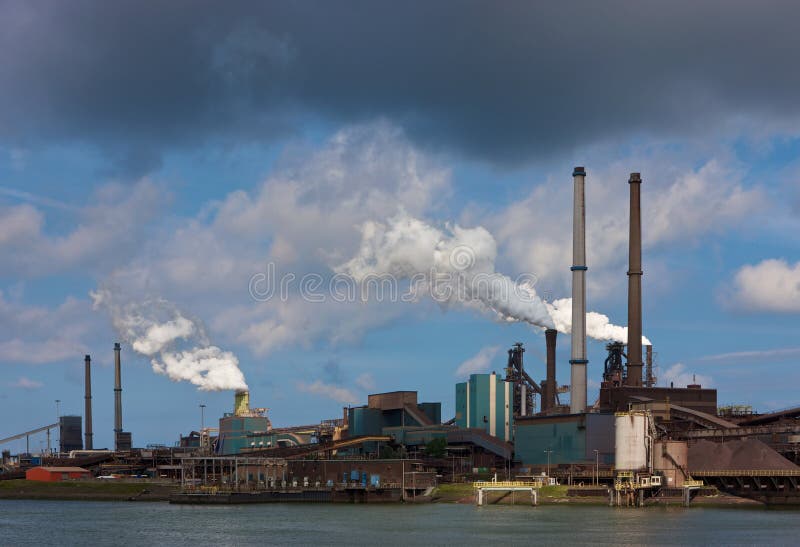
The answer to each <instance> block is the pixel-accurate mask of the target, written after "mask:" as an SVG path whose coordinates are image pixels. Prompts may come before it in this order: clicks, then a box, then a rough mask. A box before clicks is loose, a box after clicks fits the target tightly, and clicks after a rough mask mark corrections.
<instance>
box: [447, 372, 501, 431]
mask: <svg viewBox="0 0 800 547" xmlns="http://www.w3.org/2000/svg"><path fill="white" fill-rule="evenodd" d="M512 396H513V390H512V386H511V384H510V383H509V382H506V381H504V380H502V379H501V378H500V377H498V376H497V374H495V373H494V372H492V373H491V374H472V375H470V377H469V380H467V381H466V382H461V383H459V384H456V425H457V426H458V427H459V428H461V429H467V428H479V429H483V430H484V431H486V433H488V434H489V435H492V436H493V437H497V438H499V439H501V440H503V441H511V440H512V439H513V428H514V415H513V411H512V408H511V405H512V402H511V398H512Z"/></svg>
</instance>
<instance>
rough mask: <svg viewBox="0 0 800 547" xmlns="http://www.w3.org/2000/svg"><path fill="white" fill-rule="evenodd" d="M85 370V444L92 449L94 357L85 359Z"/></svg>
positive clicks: (85, 446)
mask: <svg viewBox="0 0 800 547" xmlns="http://www.w3.org/2000/svg"><path fill="white" fill-rule="evenodd" d="M83 371H84V376H85V378H84V381H85V384H84V396H83V400H84V412H83V419H84V420H85V421H86V424H85V428H84V429H85V432H84V434H83V437H84V441H83V446H84V448H85V449H86V450H92V448H93V442H92V435H93V434H92V358H91V356H89V355H87V356H86V357H85V358H84V360H83Z"/></svg>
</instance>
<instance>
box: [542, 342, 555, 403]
mask: <svg viewBox="0 0 800 547" xmlns="http://www.w3.org/2000/svg"><path fill="white" fill-rule="evenodd" d="M557 336H558V331H557V330H556V329H547V330H546V331H544V339H545V343H546V344H547V376H546V378H547V379H546V380H545V385H544V397H542V412H547V411H549V410H552V409H553V407H555V406H556V337H557Z"/></svg>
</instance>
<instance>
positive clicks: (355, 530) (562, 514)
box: [0, 500, 800, 547]
mask: <svg viewBox="0 0 800 547" xmlns="http://www.w3.org/2000/svg"><path fill="white" fill-rule="evenodd" d="M798 533H800V511H796V510H795V511H792V510H782V511H779V510H766V509H753V508H747V509H744V508H708V507H703V508H701V507H694V508H690V509H684V508H682V507H674V508H673V507H650V508H646V509H622V508H618V509H612V508H609V507H601V506H577V505H572V506H552V505H548V506H539V507H528V506H490V507H475V506H473V505H456V504H432V505H339V504H264V505H238V506H210V507H209V506H206V507H203V506H187V505H169V504H167V503H144V502H141V503H130V502H83V501H33V500H30V501H29V500H22V501H18V500H13V501H11V500H0V544H2V545H4V546H5V545H86V546H95V545H147V546H148V547H153V546H167V545H192V546H200V545H214V546H223V545H286V544H301V545H380V546H386V545H483V546H487V547H489V546H491V547H494V546H497V545H525V544H527V545H531V544H539V545H587V544H594V545H690V544H691V545H709V546H710V545H765V544H769V545H797V544H798V543H799V542H800V538H798Z"/></svg>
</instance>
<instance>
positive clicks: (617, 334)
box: [547, 298, 652, 346]
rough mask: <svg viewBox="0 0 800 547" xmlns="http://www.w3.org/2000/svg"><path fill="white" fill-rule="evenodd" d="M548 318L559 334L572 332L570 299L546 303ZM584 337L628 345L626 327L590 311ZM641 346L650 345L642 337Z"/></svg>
mask: <svg viewBox="0 0 800 547" xmlns="http://www.w3.org/2000/svg"><path fill="white" fill-rule="evenodd" d="M547 309H548V310H549V311H550V317H552V318H553V322H554V323H555V324H556V329H557V330H558V331H559V332H563V333H565V334H569V333H571V332H572V298H560V299H558V300H554V301H553V302H548V303H547ZM586 335H587V336H589V337H591V338H594V339H595V340H613V341H615V342H622V343H623V344H627V343H628V327H620V326H619V325H614V324H612V323H611V321H609V319H608V316H607V315H603V314H602V313H597V312H595V311H590V312H587V313H586ZM642 345H644V346H650V345H652V343H651V342H650V340H648V339H647V337H646V336H642Z"/></svg>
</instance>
